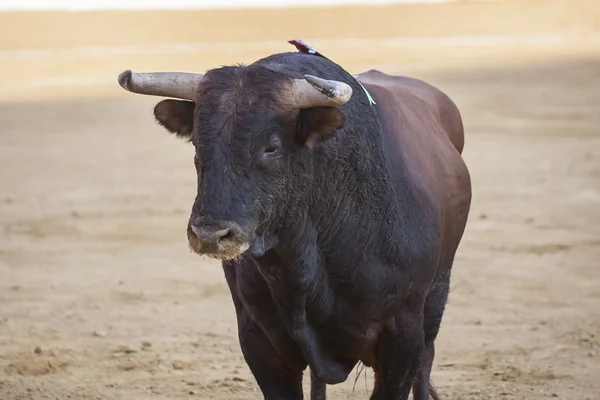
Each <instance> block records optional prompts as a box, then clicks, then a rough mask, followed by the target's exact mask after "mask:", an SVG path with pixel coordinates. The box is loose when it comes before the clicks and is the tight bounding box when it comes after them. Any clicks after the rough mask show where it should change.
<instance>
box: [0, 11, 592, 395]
mask: <svg viewBox="0 0 600 400" xmlns="http://www.w3.org/2000/svg"><path fill="white" fill-rule="evenodd" d="M542 3H543V4H542ZM567 3H570V5H571V6H570V7H569V8H567V7H566V4H567ZM592 3H593V2H592V1H587V2H585V1H581V2H575V1H573V2H566V1H558V0H548V1H546V2H541V1H536V0H524V1H510V2H502V3H489V2H484V3H476V4H471V3H467V4H464V3H459V4H453V5H436V6H428V7H424V6H396V7H387V8H374V9H360V8H351V9H344V10H323V9H322V10H312V11H310V10H304V11H297V12H292V11H268V12H256V11H253V12H246V13H242V12H229V13H227V12H212V13H207V14H202V13H194V12H171V13H168V15H166V16H165V17H164V18H161V17H160V15H159V14H156V13H88V14H81V15H79V14H69V13H64V14H61V13H53V14H41V13H38V14H25V13H23V14H13V15H6V14H5V15H0V65H2V67H1V68H2V71H3V73H2V74H0V99H1V103H0V277H1V279H0V399H3V400H17V399H20V400H21V399H22V400H25V399H33V400H38V399H60V400H62V399H110V400H112V399H128V400H129V399H135V400H138V399H139V400H145V399H191V398H198V399H217V400H225V399H242V400H244V399H260V398H261V395H260V392H259V391H258V389H257V387H256V385H255V383H254V381H253V379H252V377H251V375H250V373H249V370H248V369H247V367H246V365H245V363H244V362H243V359H242V356H241V352H240V350H239V346H238V343H237V334H236V327H235V320H234V312H233V307H232V304H231V301H230V297H229V293H228V291H227V288H226V285H225V282H224V279H223V276H222V272H221V269H220V267H219V266H218V264H216V263H215V262H212V261H208V260H205V259H201V258H198V257H197V256H195V255H193V254H190V252H189V251H188V248H187V242H186V236H185V225H186V222H187V218H188V212H189V209H190V207H191V204H192V201H193V198H194V195H195V171H194V168H193V165H192V148H191V146H190V145H189V144H185V143H183V142H180V141H178V140H176V139H175V138H173V137H170V136H169V135H168V134H167V133H166V131H163V130H162V129H160V128H159V127H158V126H156V125H155V124H154V122H153V120H152V114H151V109H152V106H153V105H154V104H155V103H156V102H157V101H158V100H159V99H158V98H145V97H142V96H135V95H130V94H127V93H125V92H123V91H122V90H120V89H119V88H118V86H117V85H116V82H115V79H116V74H117V73H118V72H120V71H121V70H123V69H126V68H133V69H137V70H160V69H181V70H194V69H195V70H199V71H203V70H204V69H206V68H210V67H215V66H219V65H221V64H227V63H233V62H238V61H246V62H248V61H251V60H253V59H256V58H258V57H260V56H263V55H266V54H269V53H271V52H275V51H288V50H293V48H291V46H289V45H288V44H286V43H285V41H286V40H287V39H290V38H293V37H300V38H304V39H306V40H310V39H311V38H316V39H315V40H312V41H311V43H312V44H315V45H316V46H318V48H319V50H321V51H322V52H324V53H326V54H327V55H330V56H331V57H333V58H334V59H336V60H337V61H339V62H340V63H342V64H343V65H345V66H347V68H348V70H350V71H352V72H359V71H361V70H364V69H367V68H371V67H375V68H380V69H382V70H384V71H386V72H391V73H399V74H406V75H410V76H415V77H419V78H422V79H426V80H428V81H429V82H431V83H433V84H436V85H437V86H438V87H440V88H441V89H443V90H444V91H446V92H447V93H448V94H449V95H450V96H451V97H452V98H453V99H454V100H455V101H456V102H457V104H458V105H459V107H460V109H461V111H462V113H463V117H464V121H465V126H466V135H467V137H466V140H467V144H466V149H465V158H466V160H467V162H468V165H469V167H470V170H471V173H472V177H473V187H474V199H473V209H472V213H471V219H470V222H469V225H468V227H467V232H466V235H465V238H464V241H463V244H462V247H461V248H460V250H459V254H458V256H457V259H456V263H455V269H454V275H453V281H452V293H451V295H450V301H449V305H448V308H447V312H446V314H445V317H444V322H443V325H442V330H441V334H440V337H439V339H438V342H437V343H438V344H437V358H436V362H435V369H434V372H433V378H434V381H435V383H436V385H437V386H438V389H439V392H440V394H441V395H443V398H444V399H448V400H450V399H452V400H458V399H461V400H471V399H472V400H475V399H528V400H529V399H551V398H559V399H566V400H571V399H589V400H597V399H600V349H599V348H598V346H600V108H599V104H600V41H599V40H598V34H599V33H600V11H599V10H600V7H598V6H595V7H592ZM586 7H587V8H586ZM333 12H335V13H336V15H337V16H338V17H339V18H338V19H335V18H333V20H334V21H336V25H331V24H326V22H327V21H331V20H332V18H331V15H332V14H331V13H333ZM328 13H329V14H328ZM337 24H339V26H338V25H337ZM352 24H353V25H354V28H351V27H349V25H352ZM307 32H309V33H307ZM549 33H560V34H565V35H570V36H568V37H569V40H568V41H567V42H564V43H546V44H544V43H538V44H532V43H525V42H523V43H520V44H514V43H513V44H501V43H497V44H496V45H495V46H492V45H489V44H488V45H485V46H484V45H472V46H460V47H449V46H445V45H443V43H439V42H428V44H424V45H422V46H420V45H414V44H413V45H410V44H406V43H404V44H402V43H400V44H399V42H396V43H394V42H393V41H389V40H387V41H386V40H384V39H381V38H389V37H409V36H410V37H414V36H430V37H434V38H435V37H442V36H461V35H482V34H486V35H507V34H511V35H515V34H530V35H531V34H538V35H539V34H549ZM344 37H345V38H348V37H350V38H363V39H371V40H366V42H364V43H362V44H357V42H352V41H346V42H339V43H338V44H337V45H336V42H335V41H332V40H331V39H335V38H344ZM326 39H327V40H326ZM198 41H200V42H211V41H216V42H218V43H221V44H222V47H220V45H216V46H215V45H213V46H212V47H207V48H204V49H202V48H198V47H195V48H194V49H195V50H185V48H182V47H177V49H178V50H176V51H172V52H171V53H168V52H167V50H168V49H169V48H170V46H171V44H173V43H189V42H198ZM538 41H539V40H538ZM365 43H366V44H365ZM159 44H160V45H161V46H162V47H161V46H159V47H156V46H157V45H159ZM76 46H88V47H87V50H86V49H82V48H78V49H76V50H73V48H74V47H76ZM106 46H113V47H112V50H107V48H106ZM114 46H134V47H132V48H137V49H138V51H137V52H132V51H130V50H131V48H129V47H128V48H125V49H123V48H121V49H120V50H119V48H116V49H115V48H114ZM135 46H137V47H135ZM172 48H175V47H172ZM28 49H38V50H37V51H34V52H31V51H25V50H28ZM140 49H141V50H140ZM352 378H353V379H350V380H349V381H348V382H346V383H344V384H342V385H338V386H334V387H330V388H329V393H330V394H331V396H330V397H331V398H332V399H366V398H368V394H367V391H368V390H370V388H371V387H372V384H373V379H372V376H371V374H370V372H367V373H363V374H362V375H361V376H360V377H359V378H358V380H357V382H356V385H354V374H353V375H352Z"/></svg>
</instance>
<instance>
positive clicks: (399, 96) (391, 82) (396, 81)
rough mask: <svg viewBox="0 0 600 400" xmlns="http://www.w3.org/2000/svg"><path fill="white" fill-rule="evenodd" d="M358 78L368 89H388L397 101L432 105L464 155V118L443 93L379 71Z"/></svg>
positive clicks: (423, 82) (417, 82) (433, 110)
mask: <svg viewBox="0 0 600 400" xmlns="http://www.w3.org/2000/svg"><path fill="white" fill-rule="evenodd" d="M356 79H358V81H359V82H360V83H361V84H363V85H364V86H366V87H367V88H368V87H369V86H370V85H375V86H379V87H381V88H384V89H386V90H388V91H389V92H390V93H391V94H392V95H393V98H394V100H395V101H397V102H399V103H401V104H403V105H408V104H418V107H419V108H421V105H422V104H423V103H424V104H426V105H427V106H429V108H430V110H431V111H432V112H433V113H434V114H435V115H436V117H437V119H438V122H439V124H440V126H441V127H442V129H443V131H444V132H445V133H446V134H447V135H448V137H449V139H450V141H451V142H452V144H453V145H454V147H455V148H456V150H458V152H459V153H462V150H463V147H464V130H463V123H462V118H461V115H460V112H459V110H458V107H457V106H456V104H455V103H454V102H453V101H452V99H450V97H449V96H448V95H446V93H444V92H443V91H442V90H440V89H438V88H437V87H435V86H433V85H431V84H429V83H427V82H425V81H423V80H420V79H416V78H411V77H407V76H400V75H388V74H386V73H384V72H381V71H378V70H376V69H371V70H369V71H366V72H363V73H360V74H358V75H356ZM421 109H422V108H421Z"/></svg>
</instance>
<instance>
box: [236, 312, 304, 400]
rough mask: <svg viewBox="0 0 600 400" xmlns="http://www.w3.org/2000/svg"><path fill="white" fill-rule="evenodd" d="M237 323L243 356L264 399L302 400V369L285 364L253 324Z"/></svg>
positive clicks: (249, 322) (248, 322)
mask: <svg viewBox="0 0 600 400" xmlns="http://www.w3.org/2000/svg"><path fill="white" fill-rule="evenodd" d="M239 322H242V321H239ZM239 322H238V324H239ZM239 325H240V329H239V337H240V346H241V348H242V353H243V354H244V359H245V360H246V363H247V364H248V367H250V371H252V374H253V375H254V378H255V379H256V382H257V383H258V386H259V387H260V390H261V392H262V393H263V396H264V398H265V400H302V399H303V393H302V372H303V371H302V369H301V368H296V367H292V366H290V365H288V364H287V363H285V362H284V360H283V359H282V358H281V357H280V355H279V354H278V353H277V352H276V351H275V350H274V349H273V347H272V346H271V344H270V343H269V341H268V340H267V338H266V337H265V335H264V333H263V332H262V330H261V329H260V328H259V327H258V325H256V323H254V322H251V321H249V320H248V321H247V322H246V323H241V324H239Z"/></svg>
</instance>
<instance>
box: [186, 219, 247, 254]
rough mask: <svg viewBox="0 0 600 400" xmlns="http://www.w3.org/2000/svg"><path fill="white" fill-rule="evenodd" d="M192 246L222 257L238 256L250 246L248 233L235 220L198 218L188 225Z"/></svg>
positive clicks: (198, 250)
mask: <svg viewBox="0 0 600 400" xmlns="http://www.w3.org/2000/svg"><path fill="white" fill-rule="evenodd" d="M188 239H189V241H190V247H191V249H192V250H193V251H195V252H196V253H198V254H205V255H208V256H211V257H215V258H220V259H229V258H233V257H236V256H238V255H240V254H241V253H243V252H244V251H246V250H247V249H248V247H249V240H248V235H246V234H245V233H244V230H243V229H242V228H241V227H240V226H239V225H238V224H236V223H235V222H231V221H214V220H210V221H209V220H204V219H201V220H198V221H195V222H194V223H192V222H190V224H189V225H188Z"/></svg>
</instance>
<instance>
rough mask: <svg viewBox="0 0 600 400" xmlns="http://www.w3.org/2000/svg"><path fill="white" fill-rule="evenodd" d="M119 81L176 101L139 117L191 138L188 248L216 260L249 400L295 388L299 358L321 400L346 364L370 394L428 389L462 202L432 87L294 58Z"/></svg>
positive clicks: (455, 141)
mask: <svg viewBox="0 0 600 400" xmlns="http://www.w3.org/2000/svg"><path fill="white" fill-rule="evenodd" d="M320 78H321V79H320ZM358 81H360V82H361V83H362V84H363V85H364V88H365V89H366V90H367V91H368V93H370V94H371V96H372V98H373V99H374V101H375V104H371V102H370V101H369V98H368V96H367V94H366V92H365V90H364V89H363V87H361V85H360V84H359V82H358ZM119 83H120V84H121V86H123V87H124V88H125V89H127V90H130V91H132V92H136V93H142V94H150V95H159V96H165V97H175V98H179V99H184V100H172V99H170V100H163V101H161V102H160V103H159V104H157V106H156V107H155V111H154V113H155V117H156V119H157V120H158V122H159V123H160V124H161V125H163V126H164V127H165V128H166V129H167V130H169V131H171V132H173V133H176V134H177V135H178V136H180V137H184V138H189V139H190V141H191V142H192V143H193V144H194V146H195V149H196V155H195V165H196V169H197V172H198V194H197V197H196V200H195V202H194V205H193V208H192V213H191V217H190V220H189V224H188V238H189V242H190V247H191V249H192V250H194V251H195V252H197V253H199V254H207V255H209V256H212V257H215V258H219V259H221V260H222V264H223V269H224V271H225V277H226V279H227V283H228V284H229V288H230V290H231V296H232V298H233V303H234V305H235V310H236V314H237V322H238V329H239V341H240V345H241V348H242V351H243V354H244V357H245V360H246V362H247V364H248V366H249V367H250V369H251V371H252V373H253V375H254V376H255V378H256V380H257V382H258V384H259V386H260V388H261V390H262V392H263V394H264V396H265V398H267V399H301V398H302V397H303V394H302V376H303V371H304V369H306V367H307V366H309V367H310V370H311V378H312V379H311V381H312V390H311V399H313V400H316V399H324V398H325V384H335V383H339V382H342V381H344V380H346V379H347V377H348V374H349V373H350V372H351V370H352V369H353V368H354V367H355V366H356V364H357V363H358V362H359V361H361V362H362V363H364V364H365V365H366V366H369V367H372V368H373V370H374V372H375V387H374V391H373V394H372V399H407V398H408V396H409V393H410V391H411V388H412V389H413V396H414V397H415V399H419V400H424V399H428V398H429V396H430V395H431V396H433V397H434V398H437V394H436V393H435V390H434V389H433V387H432V385H431V384H430V377H429V376H430V372H431V366H432V362H433V357H434V341H435V338H436V336H437V334H438V331H439V327H440V322H441V319H442V314H443V312H444V308H445V304H446V301H447V297H448V291H449V281H450V271H451V267H452V263H453V259H454V255H455V252H456V250H457V248H458V245H459V242H460V240H461V237H462V235H463V232H464V229H465V225H466V221H467V215H468V213H469V208H470V202H471V183H470V177H469V172H468V170H467V167H466V165H465V163H464V162H463V159H462V157H461V153H462V149H463V144H464V139H463V126H462V120H461V116H460V114H459V111H458V109H457V108H456V106H455V105H454V103H453V102H452V101H451V100H450V99H449V98H448V97H447V96H446V95H445V94H443V93H442V92H441V91H439V90H437V89H436V88H434V87H432V86H430V85H428V84H426V83H424V82H422V81H419V80H415V79H411V78H406V77H396V76H389V75H386V74H384V73H381V72H378V71H374V70H371V71H369V72H366V73H363V74H360V75H358V76H356V77H353V76H352V75H350V74H349V73H348V72H346V71H345V70H343V69H342V68H341V67H340V66H338V65H337V64H335V63H333V62H331V61H329V60H327V59H325V58H321V57H317V56H314V55H309V54H302V53H284V54H276V55H272V56H269V57H266V58H264V59H261V60H258V61H256V62H255V63H253V64H251V65H248V66H231V67H223V68H218V69H213V70H211V71H208V72H207V73H206V74H205V75H200V74H183V73H151V74H133V73H132V72H131V71H125V72H124V73H122V74H121V75H120V76H119Z"/></svg>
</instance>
